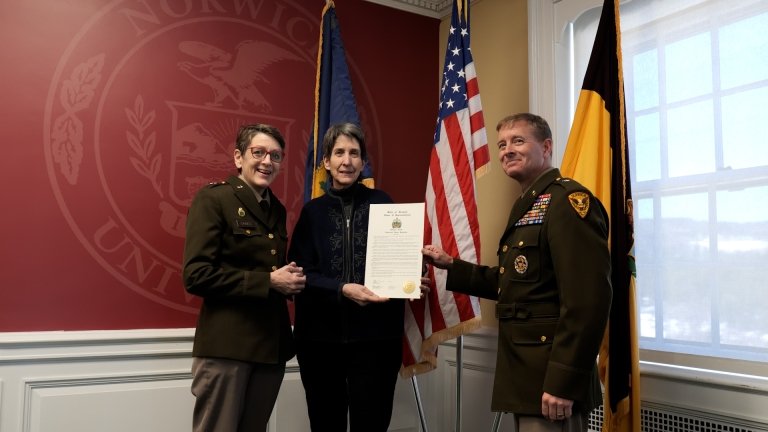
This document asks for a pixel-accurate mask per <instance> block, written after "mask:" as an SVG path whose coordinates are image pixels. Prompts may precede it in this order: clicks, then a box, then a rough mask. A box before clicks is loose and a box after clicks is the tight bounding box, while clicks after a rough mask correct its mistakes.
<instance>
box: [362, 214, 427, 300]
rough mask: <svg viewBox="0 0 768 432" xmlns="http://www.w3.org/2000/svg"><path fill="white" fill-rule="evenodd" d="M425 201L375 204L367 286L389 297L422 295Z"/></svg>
mask: <svg viewBox="0 0 768 432" xmlns="http://www.w3.org/2000/svg"><path fill="white" fill-rule="evenodd" d="M423 243H424V203H413V204H371V210H370V215H369V219H368V248H367V254H366V261H365V286H366V287H368V289H370V290H371V291H373V292H374V293H376V295H378V296H381V297H388V298H411V299H417V298H419V297H420V296H421V290H420V289H419V286H420V284H421V269H422V267H421V259H422V257H421V247H422V245H423Z"/></svg>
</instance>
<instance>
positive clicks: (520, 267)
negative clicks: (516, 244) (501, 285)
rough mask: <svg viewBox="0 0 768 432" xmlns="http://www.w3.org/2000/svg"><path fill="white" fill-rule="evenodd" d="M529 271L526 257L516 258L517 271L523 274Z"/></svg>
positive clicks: (519, 256)
mask: <svg viewBox="0 0 768 432" xmlns="http://www.w3.org/2000/svg"><path fill="white" fill-rule="evenodd" d="M526 270H528V258H526V257H525V255H518V256H517V258H515V271H516V272H518V273H520V274H523V273H525V272H526Z"/></svg>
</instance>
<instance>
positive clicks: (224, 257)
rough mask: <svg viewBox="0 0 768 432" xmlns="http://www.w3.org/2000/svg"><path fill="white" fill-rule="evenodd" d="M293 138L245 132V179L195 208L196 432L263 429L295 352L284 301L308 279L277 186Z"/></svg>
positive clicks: (191, 235)
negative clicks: (289, 255)
mask: <svg viewBox="0 0 768 432" xmlns="http://www.w3.org/2000/svg"><path fill="white" fill-rule="evenodd" d="M284 148H285V140H284V139H283V137H282V135H281V134H280V131H279V130H277V129H276V128H274V127H272V126H269V125H264V124H252V125H246V126H243V127H241V128H240V131H239V132H238V135H237V141H236V143H235V149H234V162H235V166H236V167H237V170H238V172H239V174H238V175H237V176H231V177H229V178H228V179H227V180H226V181H222V182H218V183H212V184H210V185H208V186H206V187H203V188H202V189H201V190H200V191H199V192H198V193H197V195H196V196H195V198H194V200H193V201H192V206H191V207H190V208H189V215H188V217H187V235H186V241H185V244H184V267H183V277H184V286H185V288H186V290H187V291H188V292H189V293H190V294H194V295H196V296H200V297H202V299H203V304H202V307H201V309H200V316H199V318H198V322H197V330H196V331H195V342H194V347H193V349H192V355H193V360H192V375H193V377H192V393H193V394H194V395H195V398H196V399H195V408H194V414H193V430H194V431H196V432H202V431H216V432H225V431H226V432H239V431H255V430H261V431H263V430H265V429H266V426H267V421H268V420H269V416H270V414H271V412H272V408H273V407H274V404H275V401H276V400H277V394H278V391H279V390H280V385H281V383H282V381H283V375H284V374H285V363H286V361H288V360H289V359H290V358H291V357H293V355H294V345H293V336H292V334H291V323H290V320H289V317H288V308H287V305H286V298H287V297H289V296H292V295H294V294H298V293H299V292H301V290H302V289H303V288H304V283H305V280H306V278H305V276H304V274H303V272H302V269H301V268H300V267H298V266H297V265H296V264H295V263H289V264H286V248H287V242H288V233H287V231H286V227H285V218H286V213H285V207H283V205H282V204H281V203H280V201H279V200H278V199H277V197H276V196H275V195H274V194H273V193H272V191H271V190H270V188H269V185H270V184H271V183H272V181H273V180H274V179H275V176H277V173H278V172H279V171H280V163H281V162H282V161H283V158H284V154H283V149H284Z"/></svg>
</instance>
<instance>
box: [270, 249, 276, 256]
mask: <svg viewBox="0 0 768 432" xmlns="http://www.w3.org/2000/svg"><path fill="white" fill-rule="evenodd" d="M269 253H271V254H272V255H277V251H276V250H274V249H272V250H271V251H269Z"/></svg>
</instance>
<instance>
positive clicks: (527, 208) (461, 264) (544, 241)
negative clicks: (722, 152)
mask: <svg viewBox="0 0 768 432" xmlns="http://www.w3.org/2000/svg"><path fill="white" fill-rule="evenodd" d="M496 131H497V132H498V143H497V145H498V148H499V160H500V161H501V166H502V168H503V169H504V172H505V173H506V174H507V175H508V176H509V177H512V178H513V179H515V180H517V181H518V182H519V183H520V187H521V189H522V191H523V194H522V196H521V197H520V198H519V199H518V200H517V201H516V202H515V204H514V206H513V207H512V211H511V213H510V215H509V221H508V222H507V227H506V229H505V230H504V234H502V236H501V240H500V241H499V250H498V255H499V265H498V266H497V267H487V266H482V265H476V264H472V263H468V262H466V261H462V260H460V259H458V258H452V257H451V256H449V255H448V254H446V252H445V251H443V249H441V248H440V247H439V246H436V245H427V246H425V247H424V248H423V249H422V253H423V254H424V256H425V258H426V260H427V262H429V263H431V264H432V265H434V266H435V267H438V268H442V269H447V270H448V275H447V289H448V290H451V291H457V292H462V293H466V294H470V295H475V296H478V297H483V298H487V299H492V300H496V301H497V304H496V317H497V318H498V320H499V339H498V352H497V358H496V375H495V379H494V387H493V399H492V403H491V409H492V410H493V411H500V412H510V413H514V417H515V423H516V430H518V431H521V432H530V431H554V430H557V431H566V430H567V431H586V430H587V420H588V415H589V412H590V411H591V410H592V409H594V408H595V407H597V406H598V405H600V401H601V390H600V383H599V381H598V377H597V367H596V363H595V360H596V357H597V354H598V350H599V348H600V342H601V340H602V337H603V333H604V331H605V326H606V323H607V320H608V313H609V309H610V304H611V295H612V290H611V282H610V271H611V268H610V254H609V251H608V216H607V214H606V212H605V209H604V208H603V206H602V204H601V203H600V202H599V201H598V200H597V199H596V198H595V197H594V196H593V195H592V193H591V192H590V191H589V190H587V189H586V188H585V187H584V186H582V185H580V184H579V183H578V182H576V181H574V180H571V179H567V178H562V177H561V176H560V171H559V170H558V169H556V168H553V167H552V132H551V130H550V128H549V125H548V124H547V122H546V120H544V119H543V118H541V117H539V116H537V115H534V114H529V113H522V114H515V115H512V116H509V117H506V118H504V119H502V120H501V121H500V122H499V123H498V125H497V126H496Z"/></svg>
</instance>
